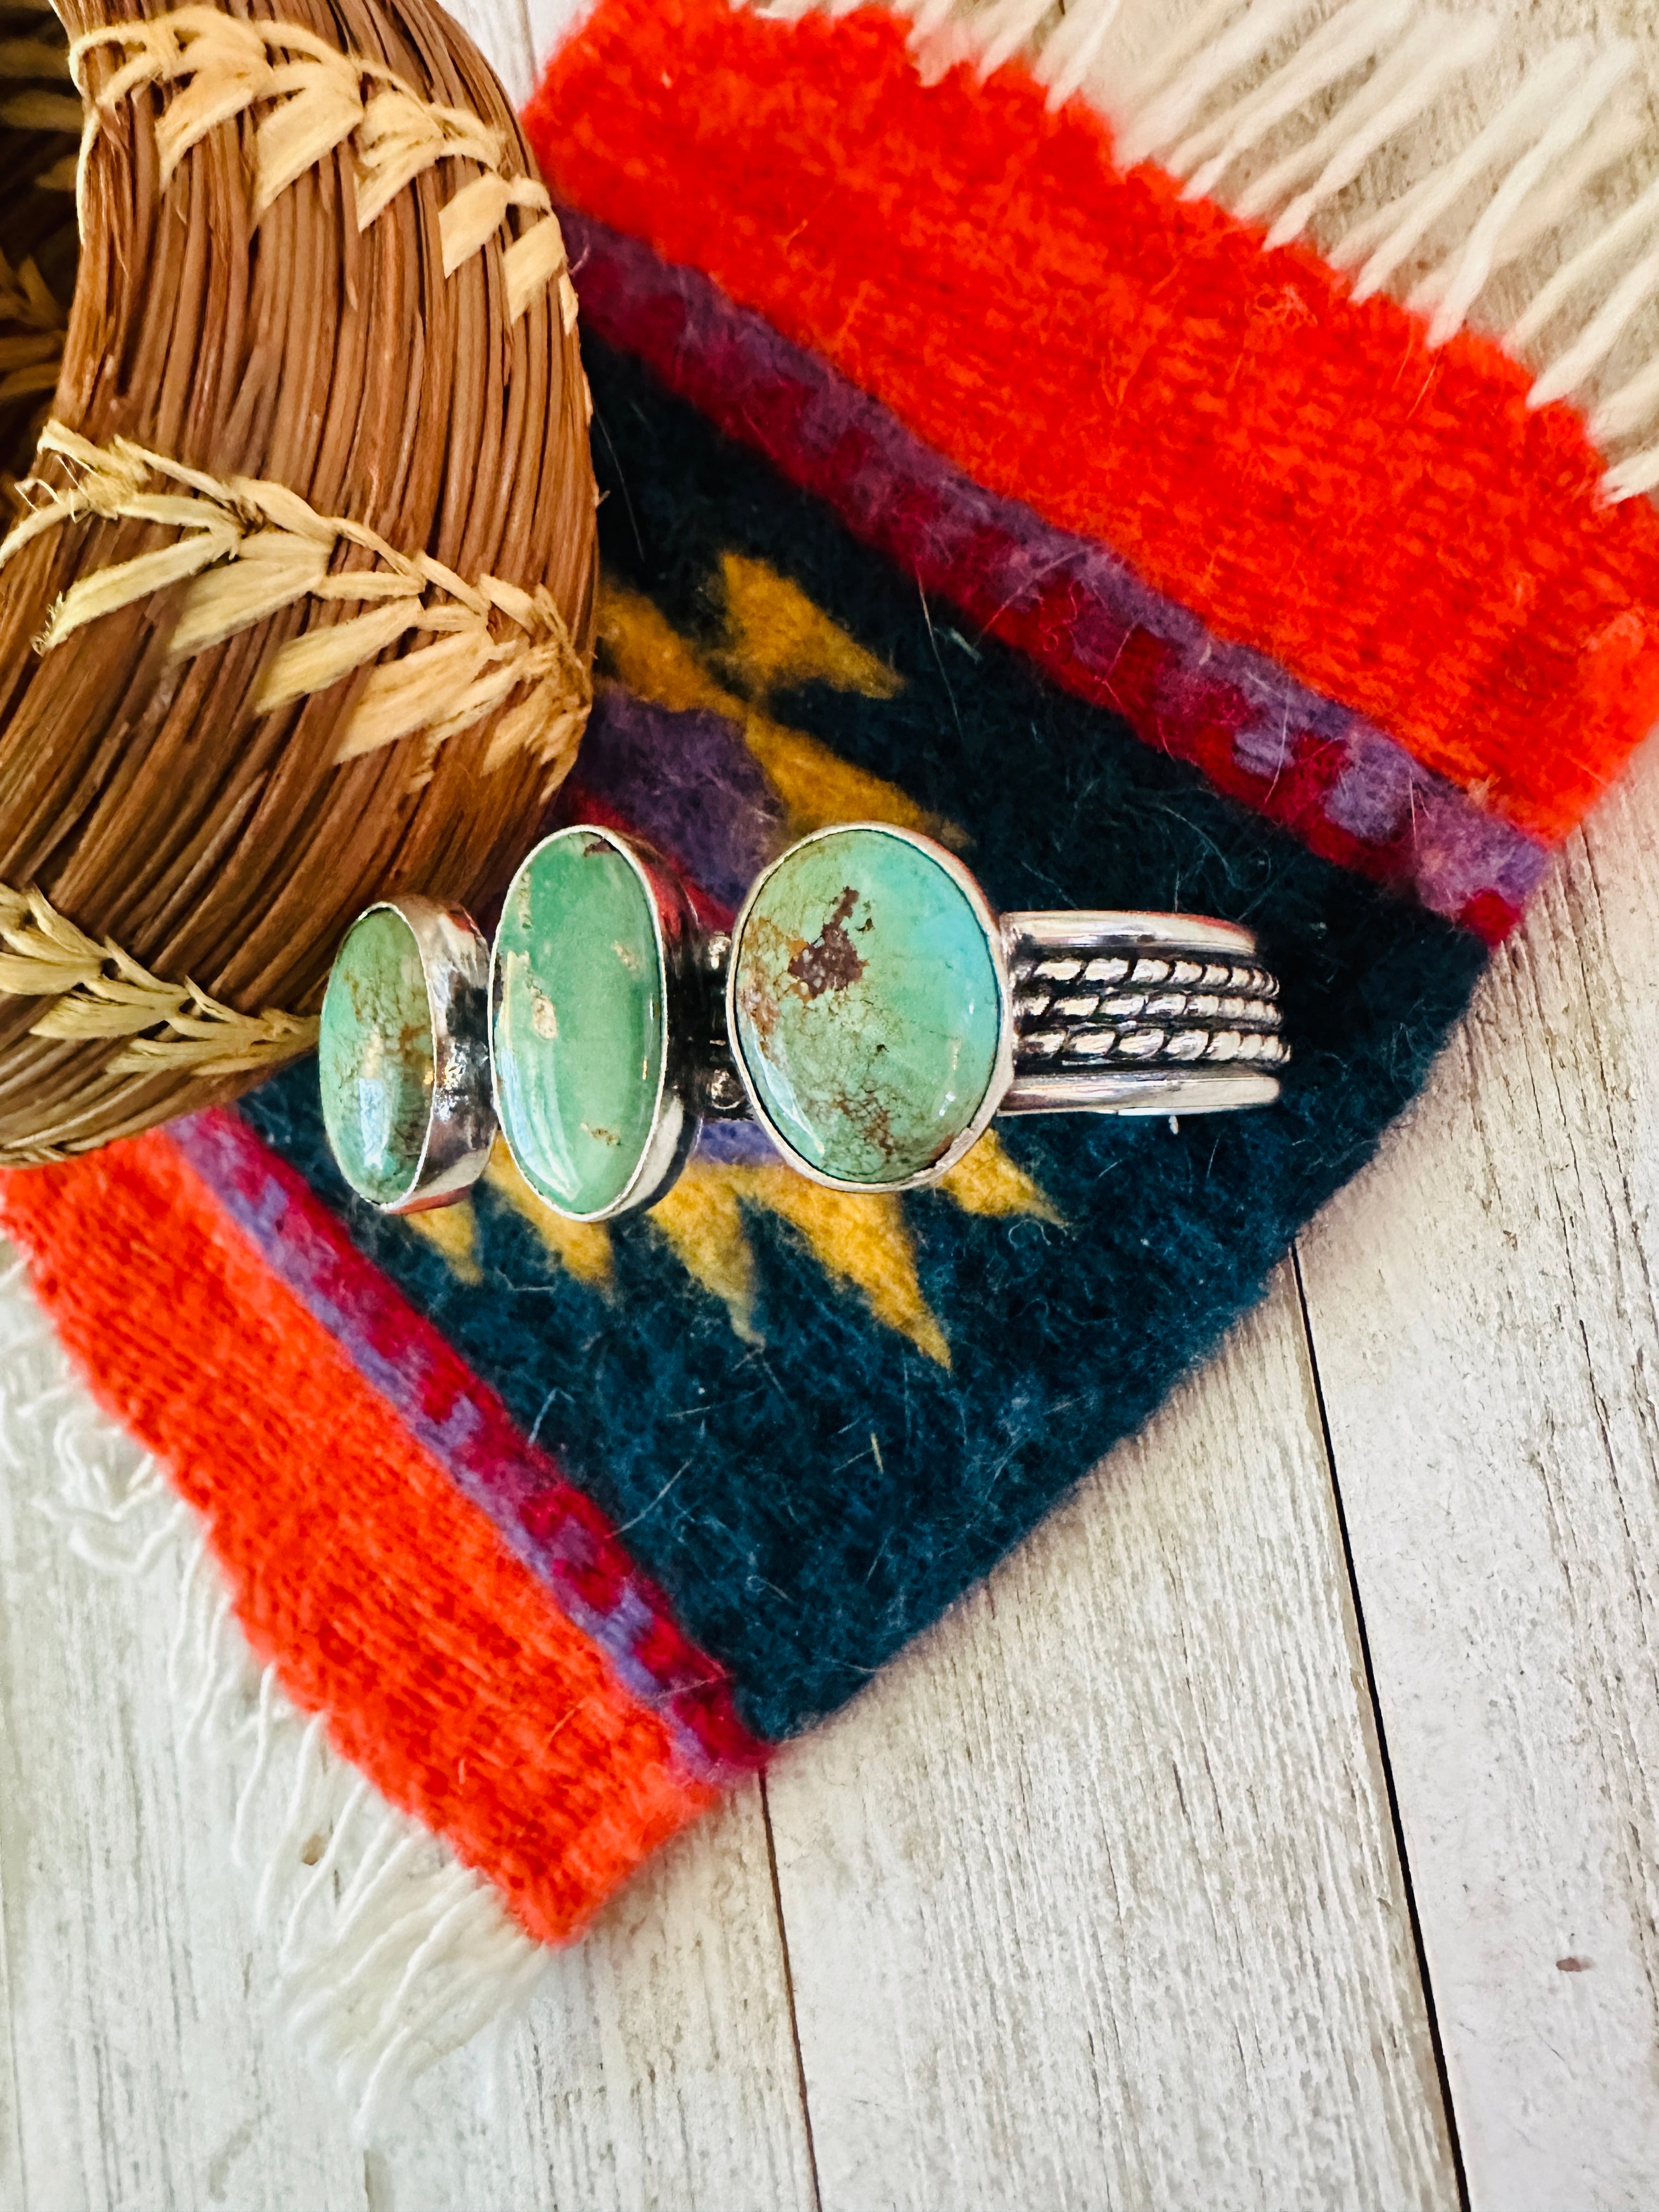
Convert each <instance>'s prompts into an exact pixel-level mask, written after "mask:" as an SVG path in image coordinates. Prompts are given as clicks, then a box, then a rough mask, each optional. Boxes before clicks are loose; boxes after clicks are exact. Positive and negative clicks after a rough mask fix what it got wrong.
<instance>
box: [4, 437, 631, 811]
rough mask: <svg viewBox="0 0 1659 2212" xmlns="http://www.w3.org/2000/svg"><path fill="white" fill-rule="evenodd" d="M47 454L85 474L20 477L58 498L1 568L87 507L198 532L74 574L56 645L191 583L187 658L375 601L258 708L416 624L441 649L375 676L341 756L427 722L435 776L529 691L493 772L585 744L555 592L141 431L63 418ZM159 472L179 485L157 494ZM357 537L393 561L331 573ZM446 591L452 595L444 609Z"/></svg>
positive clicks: (293, 658)
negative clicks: (491, 572) (202, 464)
mask: <svg viewBox="0 0 1659 2212" xmlns="http://www.w3.org/2000/svg"><path fill="white" fill-rule="evenodd" d="M40 452H41V453H43V454H51V455H54V456H56V457H57V458H58V459H60V460H62V461H63V462H64V465H65V467H66V469H67V471H68V472H69V474H70V483H69V485H68V487H67V488H66V489H56V490H55V489H53V488H52V487H51V486H49V485H46V484H45V483H42V482H41V481H40V479H39V478H32V479H30V481H29V482H27V483H24V484H21V485H20V486H19V491H20V493H21V495H22V496H23V497H24V498H25V499H27V500H31V501H32V500H33V498H34V497H36V496H43V497H44V498H45V501H46V503H45V504H44V505H42V506H40V507H34V508H33V512H32V513H29V514H28V515H27V517H26V518H25V519H24V520H22V521H21V522H20V523H18V524H17V526H15V529H14V530H13V531H12V532H11V533H10V535H9V537H8V538H6V539H5V541H4V542H3V544H0V568H4V566H5V564H6V562H8V561H9V560H10V559H11V558H12V556H14V555H15V553H17V552H19V551H20V550H21V548H22V547H23V546H24V545H26V544H27V543H28V542H29V540H30V539H31V538H34V537H36V536H38V535H39V534H40V532H43V531H46V530H49V529H52V528H53V527H54V526H57V525H58V524H59V523H62V522H68V521H76V520H81V519H82V517H84V516H86V515H88V514H93V515H97V516H99V517H100V518H102V519H103V520H106V521H114V520H131V521H144V522H152V523H161V524H164V525H167V526H171V527H174V528H177V529H178V530H179V532H181V533H182V534H181V535H180V537H179V538H178V539H176V540H175V542H174V543H173V544H171V545H167V546H163V547H161V549H160V550H157V551H155V552H154V553H143V554H140V555H138V556H137V557H136V558H135V559H133V560H131V561H121V562H117V563H115V565H114V566H113V567H112V568H102V569H98V570H95V571H94V573H93V574H91V575H89V576H83V577H82V578H81V579H80V580H78V581H77V582H76V583H74V584H71V585H70V588H69V589H68V591H67V592H64V593H63V595H62V596H61V597H60V598H59V599H58V602H57V604H56V605H54V607H53V608H52V614H51V617H50V618H49V619H48V621H47V623H46V629H45V630H44V631H43V632H42V633H41V635H40V637H39V639H38V640H37V641H36V650H37V651H39V652H42V653H45V652H49V651H50V650H51V649H52V647H54V646H57V645H60V644H61V643H62V642H63V641H64V639H65V638H67V637H69V636H70V635H72V634H73V633H74V632H75V631H76V630H77V629H80V628H81V627H82V624H83V623H88V622H91V621H94V620H95V619H96V618H97V617H99V616H100V615H106V614H112V613H113V612H114V611H116V610H117V609H118V608H120V607H125V606H128V605H131V604H132V602H133V601H134V600H137V599H145V598H148V597H149V595H150V594H151V593H152V592H159V591H163V590H166V589H167V587H169V586H173V585H175V584H179V583H183V582H185V581H187V580H191V579H192V578H193V579H194V581H193V582H191V587H190V590H189V591H188V592H186V594H185V599H184V602H183V605H182V606H181V608H180V610H179V620H178V623H177V626H176V628H175V629H174V630H173V639H172V647H173V652H174V653H176V654H177V655H179V657H180V658H184V659H188V658H189V657H191V655H193V654H195V653H204V652H205V651H206V650H207V649H208V647H210V646H214V645H219V644H222V642H223V641H225V639H227V638H228V637H234V635H236V634H237V632H238V631H240V630H244V629H249V628H250V627H252V624H254V623H259V622H264V621H265V620H266V619H267V618H268V617H270V616H271V615H274V614H276V613H279V612H280V611H282V609H283V608H284V607H288V606H291V605H294V604H295V601H296V600H299V599H318V600H324V601H327V600H344V601H349V602H357V603H362V604H366V605H368V608H369V611H368V612H367V613H365V614H362V615H357V616H356V617H353V618H351V619H350V620H349V621H346V622H340V623H334V624H332V625H331V627H328V628H325V629H317V630H314V631H310V632H307V633H305V634H302V635H301V636H299V637H296V638H293V639H291V640H290V641H289V643H288V644H286V645H284V646H283V647H281V649H280V650H279V651H278V652H277V653H275V654H274V655H273V656H272V658H271V660H270V665H269V667H268V668H267V670H266V671H265V674H264V678H263V680H262V682H261V684H260V687H259V690H258V693H257V695H256V696H255V698H254V701H253V710H254V712H255V713H256V714H270V713H273V712H275V710H276V708H279V707H284V706H287V705H289V703H291V702H293V701H294V700H295V699H299V698H302V697H304V696H307V694H308V693H311V692H314V691H322V690H327V689H328V687H329V686H330V685H331V684H337V683H338V682H339V681H340V680H341V679H342V678H343V677H346V676H349V675H350V674H351V673H352V672H353V671H355V670H356V669H358V668H361V667H362V665H363V664H364V663H365V662H366V661H368V660H372V659H374V658H375V657H376V655H378V654H379V653H383V652H385V651H386V648H387V647H390V646H392V645H395V644H396V643H397V642H398V640H399V639H400V638H402V637H404V635H407V634H408V633H409V632H410V631H419V632H428V633H435V634H437V636H438V642H437V643H436V644H435V645H429V646H423V647H419V648H418V649H417V650H416V651H415V652H413V653H406V654H404V657H403V658H402V659H398V660H392V661H388V662H385V663H383V664H382V665H380V667H378V668H374V669H373V670H371V671H370V672H369V675H368V679H367V681H366V682H365V684H364V685H363V688H362V694H361V696H360V697H359V699H358V702H357V703H356V707H355V708H353V710H352V714H351V716H350V718H349V720H348V722H347V724H346V726H345V729H344V731H343V734H342V736H341V738H340V743H339V750H338V752H337V758H338V759H340V760H350V759H354V758H356V757H357V756H358V755H359V754H362V753H367V752H374V751H375V750H378V749H379V748H380V746H382V745H388V744H393V743H394V742H395V741H396V740H397V739H398V738H404V737H410V736H413V735H415V734H416V733H417V732H424V733H425V735H426V737H427V739H428V757H427V759H426V762H425V763H424V765H423V768H422V771H421V775H422V777H423V776H424V775H426V774H428V773H429V771H430V767H431V754H432V752H433V751H434V750H435V749H436V747H437V746H438V745H440V744H442V743H443V742H444V740H445V739H446V738H451V737H454V736H457V735H459V733H460V732H462V731H464V730H466V729H470V728H471V727H472V726H473V725H474V724H476V723H477V722H479V721H481V720H483V717H484V716H485V715H486V714H489V713H490V712H491V711H492V709H493V708H495V707H497V706H499V705H500V704H501V702H502V701H503V700H504V699H506V698H507V696H509V695H510V694H511V693H513V691H515V690H520V688H522V687H524V686H526V685H527V686H528V687H529V691H528V696H526V698H524V699H523V700H521V701H520V703H519V704H518V705H517V706H516V707H514V708H513V709H512V711H511V712H510V713H509V714H507V715H505V716H504V717H503V719H502V720H501V724H500V726H499V727H498V728H497V730H496V732H495V736H494V737H493V738H492V739H491V741H490V747H489V753H488V755H487V756H486V757H485V761H484V769H485V773H486V774H488V773H489V771H490V770H491V769H494V768H495V767H496V766H498V765H499V764H500V763H501V762H502V761H503V760H505V759H506V758H507V757H508V756H509V755H510V754H512V753H514V752H517V751H519V750H520V749H524V750H530V751H531V752H532V753H533V754H534V755H535V757H538V759H540V760H542V761H544V762H546V763H549V764H550V765H551V764H553V763H560V762H562V761H564V760H565V759H566V758H567V757H568V755H569V753H570V752H571V751H572V750H574V746H575V743H576V740H577V738H579V737H580V733H581V729H582V726H583V724H584V722H585V721H586V717H587V710H588V706H589V703H590V701H591V698H592V687H591V684H590V682H589V678H588V675H587V671H586V667H585V666H584V665H583V663H582V659H581V657H580V654H579V653H577V651H576V649H575V647H574V644H573V643H572V641H571V637H570V632H569V630H568V628H567V627H566V625H565V621H564V617H563V616H562V614H561V613H560V611H559V609H558V606H557V605H556V602H555V600H554V599H553V596H552V594H551V593H550V592H548V591H547V590H546V588H545V587H544V586H543V587H538V589H537V590H535V591H533V592H531V591H526V590H525V589H523V587H522V586H519V585H516V584H509V583H507V582H505V581H503V580H502V579H501V577H499V576H481V577H480V578H479V579H478V580H477V582H476V583H474V584H469V583H467V582H466V581H465V580H464V579H463V578H461V577H460V576H458V575H457V574H455V572H454V570H453V568H446V567H445V566H444V564H443V562H441V561H435V560H434V559H433V557H432V556H431V555H430V554H428V553H416V554H414V555H409V554H404V553H399V552H398V550H396V548H395V547H393V546H392V545H389V544H387V543H386V539H385V538H381V537H380V535H379V534H378V532H374V531H373V530H370V529H369V528H368V527H367V526H366V525H364V524H362V523H360V522H354V521H351V520H349V519H348V518H346V517H343V516H324V515H320V514H319V513H317V512H316V511H315V509H314V508H313V507H309V506H308V505H307V503H306V501H304V500H303V499H301V497H300V496H299V495H298V493H297V492H293V491H290V490H289V489H288V488H287V487H286V486H285V485H283V484H278V483H262V482H259V481H258V480H256V479H254V478H252V477H229V478H227V479H224V480H221V479H220V478H218V477H211V476H208V475H205V474H204V472H203V471H200V470H197V469H188V468H185V466H184V465H182V464H181V463H179V462H178V461H173V460H169V459H167V458H166V456H165V455H163V454H160V453H150V452H149V451H148V450H147V449H146V448H145V447H142V446H137V445H134V444H132V443H131V441H129V440H127V439H125V438H116V439H113V440H112V441H110V443H109V444H108V445H106V446H100V445H94V443H93V442H92V441H90V440H89V439H86V438H82V437H81V436H80V435H78V434H77V433H76V432H75V431H73V430H70V429H68V428H65V426H64V424H63V423H61V422H49V423H48V424H47V425H46V429H45V430H44V431H43V432H42V434H41V438H40ZM157 476H159V477H162V478H163V479H164V480H166V482H167V484H168V487H169V489H167V490H165V491H162V492H155V491H152V490H150V489H148V486H149V483H150V481H151V479H152V477H157ZM173 487H178V488H179V489H173ZM344 546H351V547H355V548H356V549H357V550H359V551H362V552H364V553H367V554H369V555H370V556H373V558H374V560H375V561H376V562H379V563H380V566H378V567H376V568H354V569H347V570H344V571H342V572H341V573H339V574H331V573H330V568H331V562H333V560H334V559H335V557H336V555H337V552H338V551H339V550H340V549H342V548H343V547H344ZM204 572H205V573H204ZM429 592H430V593H435V594H436V595H438V597H439V599H440V600H441V604H438V605H427V604H426V598H427V594H428V593H429Z"/></svg>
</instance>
